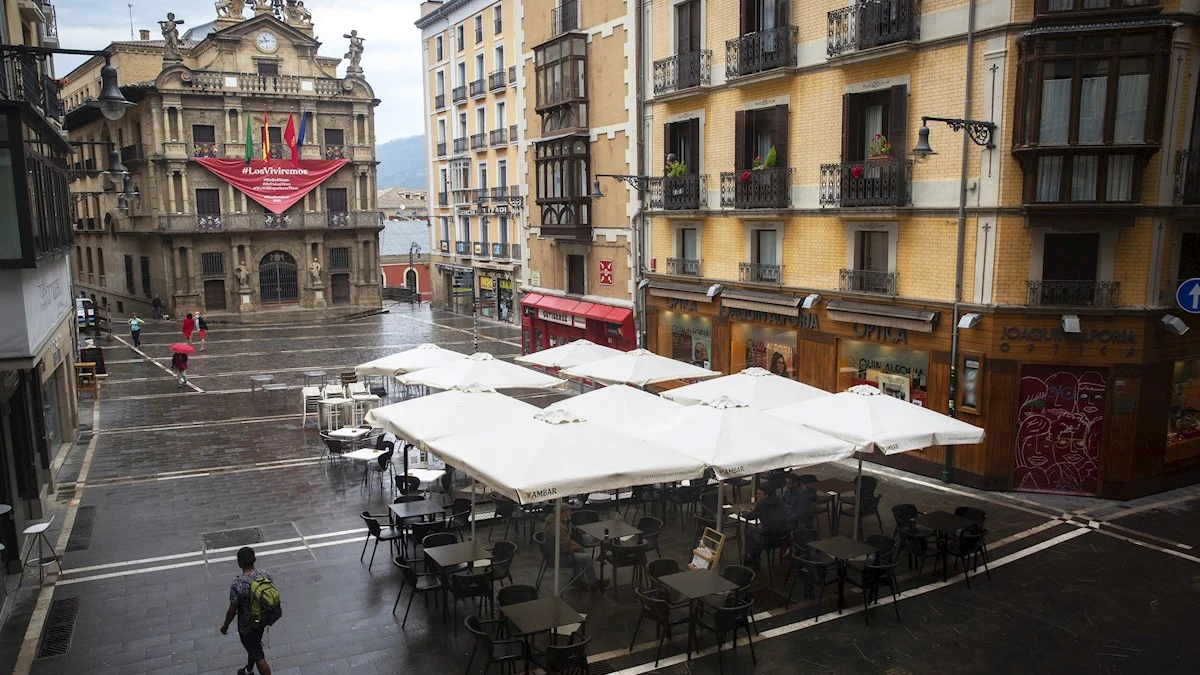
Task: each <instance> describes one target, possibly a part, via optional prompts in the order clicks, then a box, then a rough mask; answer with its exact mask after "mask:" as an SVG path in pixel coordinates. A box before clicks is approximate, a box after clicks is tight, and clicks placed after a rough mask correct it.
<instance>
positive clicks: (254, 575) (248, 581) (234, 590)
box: [221, 546, 283, 675]
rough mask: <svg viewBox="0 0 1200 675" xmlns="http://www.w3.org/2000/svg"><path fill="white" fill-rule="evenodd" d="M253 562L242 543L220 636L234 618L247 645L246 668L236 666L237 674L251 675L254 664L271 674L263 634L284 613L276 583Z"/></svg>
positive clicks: (244, 645)
mask: <svg viewBox="0 0 1200 675" xmlns="http://www.w3.org/2000/svg"><path fill="white" fill-rule="evenodd" d="M255 562H256V558H255V555H254V549H252V548H250V547H249V546H243V547H242V548H241V549H239V550H238V552H237V563H238V567H241V568H242V574H241V576H239V577H238V578H236V579H234V580H233V585H231V586H230V587H229V609H228V610H226V612H225V623H223V624H221V635H228V634H229V624H231V623H233V619H234V617H235V616H236V617H237V622H238V637H239V638H241V640H242V646H243V647H245V648H246V667H245V668H239V669H238V671H237V672H238V675H252V674H253V673H254V668H255V666H257V667H258V672H259V673H260V675H271V666H270V665H269V664H268V663H267V656H266V654H265V653H264V652H263V633H264V632H266V630H267V627H269V626H271V625H272V624H274V623H275V622H276V621H278V620H279V618H280V617H281V616H283V608H282V606H281V605H280V602H279V591H278V590H276V588H275V582H274V581H272V579H271V575H270V574H267V572H266V571H265V570H260V569H258V568H257V567H256V566H255Z"/></svg>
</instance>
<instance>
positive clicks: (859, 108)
mask: <svg viewBox="0 0 1200 675" xmlns="http://www.w3.org/2000/svg"><path fill="white" fill-rule="evenodd" d="M842 120H843V128H842V161H843V162H861V161H863V160H865V159H867V156H868V155H869V154H870V150H869V149H868V148H869V147H870V146H871V144H872V143H873V142H874V141H875V140H876V137H878V136H883V137H884V138H886V139H887V141H888V143H889V144H891V146H892V152H891V156H892V157H897V158H900V157H903V156H904V153H906V152H908V143H907V141H906V138H905V136H906V134H905V129H906V128H907V124H908V87H907V86H906V85H898V86H895V87H891V88H889V89H882V90H879V91H871V92H864V93H861V94H844V95H843V96H842Z"/></svg>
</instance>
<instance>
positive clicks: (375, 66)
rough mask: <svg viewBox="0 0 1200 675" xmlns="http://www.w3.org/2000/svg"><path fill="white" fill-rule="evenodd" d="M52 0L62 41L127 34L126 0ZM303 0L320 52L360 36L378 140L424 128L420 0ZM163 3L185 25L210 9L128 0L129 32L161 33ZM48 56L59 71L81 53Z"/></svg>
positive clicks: (342, 49) (88, 44)
mask: <svg viewBox="0 0 1200 675" xmlns="http://www.w3.org/2000/svg"><path fill="white" fill-rule="evenodd" d="M53 4H54V6H55V7H56V8H57V9H58V35H59V42H60V43H61V45H60V46H62V47H63V48H64V49H103V48H104V47H106V46H107V45H108V44H109V43H110V42H113V41H116V40H128V39H129V12H130V8H129V0H54V2H53ZM304 6H305V7H306V8H307V9H308V11H309V12H312V15H313V26H314V27H315V28H316V35H317V39H318V40H320V41H321V42H322V43H323V44H322V45H321V55H322V56H334V57H341V56H342V55H343V54H345V53H346V44H347V40H346V39H344V38H343V37H342V35H344V34H346V33H349V32H350V29H352V28H353V29H357V30H358V34H359V35H361V36H362V37H364V38H366V45H365V47H366V49H365V51H364V53H363V70H364V71H365V73H366V77H367V81H368V82H370V83H371V86H372V87H373V88H374V89H375V96H376V97H377V98H379V99H380V100H381V101H382V103H380V104H379V107H378V108H376V109H375V129H376V135H377V140H378V141H379V142H380V143H383V142H385V141H390V140H392V139H393V138H399V137H401V136H412V135H414V134H420V133H423V132H424V128H423V126H422V124H423V123H422V117H423V112H422V107H423V106H424V103H423V99H422V92H421V46H420V45H421V32H420V31H419V30H418V29H417V27H416V26H414V25H413V22H414V21H416V20H417V17H418V15H419V13H420V2H419V0H306V2H305V3H304ZM168 11H172V12H174V13H175V15H176V17H178V18H179V19H182V20H184V21H185V22H186V23H184V25H183V26H182V27H181V28H182V29H183V30H186V29H187V28H190V27H192V26H196V25H199V24H202V23H207V22H209V21H211V20H212V19H214V18H215V17H216V10H215V9H214V8H213V2H212V0H155V1H153V2H151V1H150V0H133V28H134V34H135V35H136V34H137V31H138V30H140V29H143V28H145V29H149V30H150V33H151V38H152V39H161V38H162V32H161V30H160V29H159V26H158V22H159V21H161V20H163V19H165V18H166V15H167V12H168ZM246 14H247V15H249V14H250V10H249V9H247V10H246ZM183 30H181V31H180V32H181V33H182V32H183ZM54 58H55V63H56V65H55V69H56V71H57V72H58V74H59V76H60V77H61V76H63V75H66V74H67V73H69V72H71V69H72V68H74V67H75V66H77V65H79V64H80V63H82V62H83V60H84V58H85V57H73V56H56V57H54ZM343 68H344V64H343ZM341 72H342V71H339V74H341Z"/></svg>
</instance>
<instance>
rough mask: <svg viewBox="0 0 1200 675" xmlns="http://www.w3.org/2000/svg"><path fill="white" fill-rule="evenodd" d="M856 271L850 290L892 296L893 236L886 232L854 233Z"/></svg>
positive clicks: (860, 231)
mask: <svg viewBox="0 0 1200 675" xmlns="http://www.w3.org/2000/svg"><path fill="white" fill-rule="evenodd" d="M854 239H855V241H854V247H855V251H854V271H853V276H852V279H853V282H852V284H851V287H850V290H854V291H862V292H864V293H883V294H885V295H891V294H892V284H891V274H890V273H891V271H892V270H891V242H890V239H891V235H890V233H889V232H887V231H886V230H858V231H857V232H855V233H854Z"/></svg>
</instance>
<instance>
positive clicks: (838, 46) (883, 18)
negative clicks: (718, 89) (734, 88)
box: [654, 0, 920, 96]
mask: <svg viewBox="0 0 1200 675" xmlns="http://www.w3.org/2000/svg"><path fill="white" fill-rule="evenodd" d="M917 7H918V3H917V0H863V1H860V2H859V3H858V4H855V5H852V6H850V7H843V8H841V9H836V10H834V11H831V12H829V13H828V15H827V23H828V25H827V31H826V34H827V37H826V45H825V52H826V54H827V56H828V57H829V58H836V57H839V56H843V55H846V54H848V53H852V52H860V51H864V50H868V49H873V48H875V47H882V46H885V45H890V44H897V43H902V42H909V41H915V40H918V39H919V38H920V16H919V12H918V9H917ZM799 32H800V31H799V28H798V27H797V26H777V27H775V28H769V29H767V30H762V31H756V32H753V33H747V34H745V35H741V36H739V37H736V38H734V39H732V40H727V41H726V42H725V79H726V80H736V79H738V78H742V77H748V76H750V75H756V74H758V73H765V72H771V71H775V70H780V69H785V68H795V67H796V66H797V63H798V62H797V58H798V48H799V44H798V40H799V37H798V36H799ZM711 62H712V52H711V51H710V50H701V51H695V52H688V53H682V54H676V55H674V56H669V57H667V58H665V59H659V60H657V61H655V62H654V95H655V96H661V95H663V94H669V93H672V92H676V91H685V90H687V89H691V88H693V87H704V86H708V85H709V84H710V81H711V73H710V70H711Z"/></svg>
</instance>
